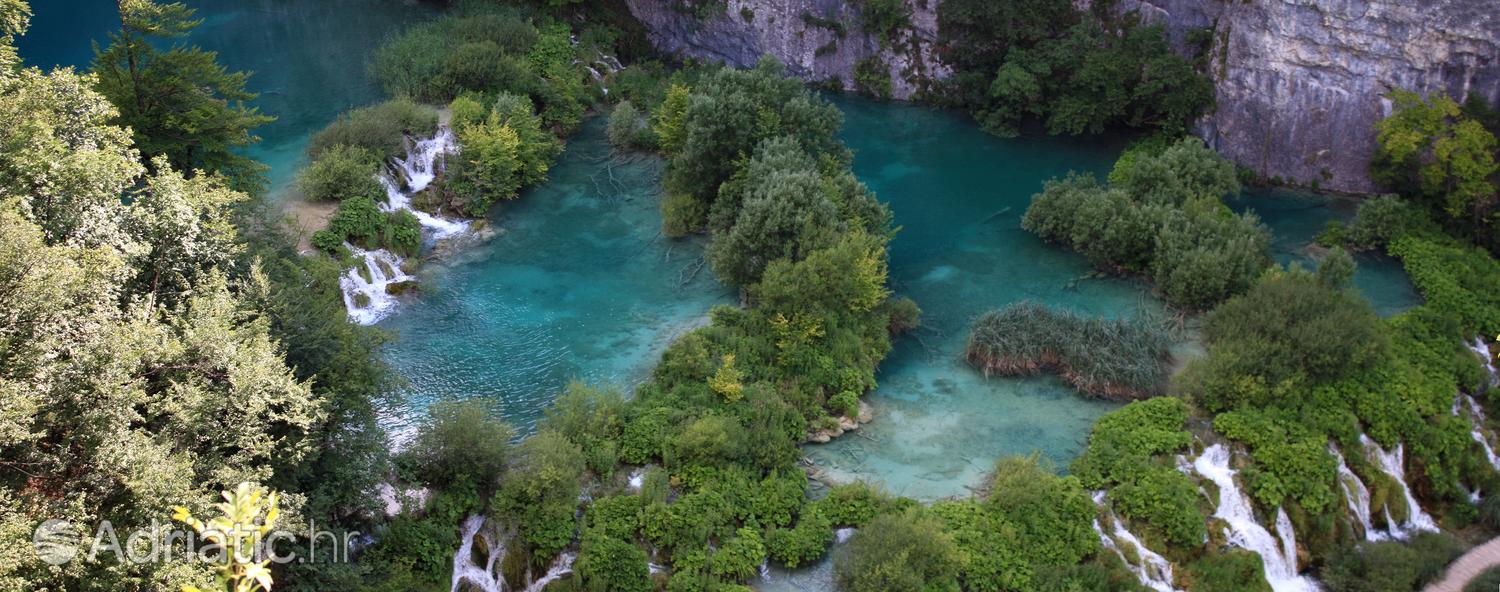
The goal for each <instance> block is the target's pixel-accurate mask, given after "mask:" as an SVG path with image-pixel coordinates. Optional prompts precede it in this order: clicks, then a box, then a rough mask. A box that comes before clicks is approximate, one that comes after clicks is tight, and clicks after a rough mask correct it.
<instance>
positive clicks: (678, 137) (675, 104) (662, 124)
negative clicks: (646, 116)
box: [651, 84, 691, 157]
mask: <svg viewBox="0 0 1500 592" xmlns="http://www.w3.org/2000/svg"><path fill="white" fill-rule="evenodd" d="M690 92H691V90H689V89H688V87H686V86H683V85H681V84H673V85H672V86H670V87H668V88H667V94H666V98H665V99H663V100H662V103H661V106H659V107H657V108H656V112H655V113H652V115H651V131H653V132H655V133H656V138H657V141H658V142H660V144H661V151H662V153H663V154H665V155H667V156H668V157H670V156H672V155H674V154H676V153H677V151H679V150H681V149H682V142H683V139H684V137H685V136H686V135H687V130H686V127H685V125H686V120H687V110H688V97H689V93H690Z"/></svg>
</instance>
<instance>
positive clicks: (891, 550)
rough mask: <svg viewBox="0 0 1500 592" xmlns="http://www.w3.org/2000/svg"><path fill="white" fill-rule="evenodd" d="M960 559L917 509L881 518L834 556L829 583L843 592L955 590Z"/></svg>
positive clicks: (937, 527) (939, 530)
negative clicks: (832, 582) (832, 583)
mask: <svg viewBox="0 0 1500 592" xmlns="http://www.w3.org/2000/svg"><path fill="white" fill-rule="evenodd" d="M959 562H960V555H959V551H958V547H957V545H956V544H955V543H954V542H953V536H952V535H951V534H949V533H947V532H944V529H943V526H942V523H940V522H938V521H936V520H933V519H932V518H928V517H925V516H923V515H922V514H921V513H920V512H918V511H915V510H913V511H909V512H904V513H900V514H882V515H880V516H877V517H876V518H875V519H874V520H873V521H871V522H870V524H869V526H867V527H865V528H861V529H860V530H859V532H856V533H855V534H854V537H853V538H851V539H850V540H849V543H848V547H847V549H845V550H844V551H843V552H841V553H839V554H838V556H837V557H835V558H834V564H833V579H834V583H835V585H837V586H838V588H839V590H845V591H848V592H918V591H922V590H948V589H956V588H957V587H958V568H959Z"/></svg>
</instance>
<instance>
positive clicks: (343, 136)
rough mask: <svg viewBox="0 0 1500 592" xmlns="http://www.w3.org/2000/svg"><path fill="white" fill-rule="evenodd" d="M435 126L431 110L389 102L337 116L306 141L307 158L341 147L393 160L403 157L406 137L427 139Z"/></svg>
mask: <svg viewBox="0 0 1500 592" xmlns="http://www.w3.org/2000/svg"><path fill="white" fill-rule="evenodd" d="M437 126H438V116H437V111H436V110H435V109H433V108H432V107H428V106H426V105H418V104H416V103H414V102H412V101H411V100H409V99H392V100H389V101H385V102H383V103H377V104H374V105H370V106H368V107H360V108H358V109H354V110H352V111H349V112H348V113H344V114H343V115H340V116H339V118H338V119H337V120H336V121H334V122H333V123H330V124H328V126H327V127H325V128H323V129H322V130H319V131H318V133H316V134H313V137H312V139H310V140H308V142H307V155H308V156H309V157H311V158H312V159H313V160H314V161H315V162H316V161H318V160H321V157H322V156H323V153H324V152H327V151H329V150H333V149H335V148H337V147H340V146H343V147H346V149H357V150H363V151H366V152H369V153H372V154H374V155H375V156H376V158H378V159H391V158H397V157H400V156H403V155H404V154H405V151H406V139H407V137H409V136H410V137H425V136H430V135H432V133H433V132H435V131H437Z"/></svg>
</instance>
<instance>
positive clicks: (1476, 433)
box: [1453, 393, 1500, 470]
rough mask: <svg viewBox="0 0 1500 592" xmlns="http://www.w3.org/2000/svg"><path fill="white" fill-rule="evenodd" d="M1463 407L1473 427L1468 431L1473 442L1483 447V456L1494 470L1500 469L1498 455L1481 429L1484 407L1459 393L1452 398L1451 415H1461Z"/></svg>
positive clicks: (1472, 398) (1482, 426)
mask: <svg viewBox="0 0 1500 592" xmlns="http://www.w3.org/2000/svg"><path fill="white" fill-rule="evenodd" d="M1465 409H1467V410H1468V413H1469V421H1470V422H1472V423H1473V424H1474V429H1473V430H1472V431H1470V432H1469V436H1470V437H1472V438H1474V441H1475V442H1478V443H1479V447H1480V448H1483V449H1484V456H1485V458H1487V459H1489V461H1490V466H1492V467H1495V469H1496V470H1500V456H1497V455H1496V454H1495V447H1494V446H1492V445H1490V439H1489V438H1486V437H1485V436H1484V432H1483V431H1482V429H1483V428H1484V408H1482V407H1480V406H1479V401H1475V400H1474V397H1471V396H1469V395H1467V394H1464V393H1459V394H1458V396H1456V397H1454V399H1453V415H1455V416H1460V417H1461V416H1463V413H1464V410H1465Z"/></svg>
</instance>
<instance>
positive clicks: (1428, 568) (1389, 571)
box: [1321, 533, 1463, 592]
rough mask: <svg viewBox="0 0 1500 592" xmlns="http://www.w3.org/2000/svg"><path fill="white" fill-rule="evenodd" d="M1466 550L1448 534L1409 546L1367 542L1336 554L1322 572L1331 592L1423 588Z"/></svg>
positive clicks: (1418, 539)
mask: <svg viewBox="0 0 1500 592" xmlns="http://www.w3.org/2000/svg"><path fill="white" fill-rule="evenodd" d="M1462 551H1463V548H1462V547H1461V546H1460V545H1459V543H1458V541H1456V540H1454V539H1453V538H1452V537H1451V536H1449V535H1446V534H1434V533H1422V534H1418V535H1416V536H1414V537H1412V539H1411V541H1410V542H1408V543H1401V542H1395V541H1383V542H1374V543H1363V544H1360V545H1359V546H1357V547H1351V548H1346V549H1343V550H1340V551H1338V552H1336V553H1335V554H1334V555H1333V556H1332V557H1330V558H1329V559H1328V561H1327V565H1326V566H1324V568H1323V571H1322V573H1321V575H1322V577H1323V582H1324V584H1325V585H1327V586H1328V589H1329V591H1330V592H1356V591H1358V592H1396V591H1398V590H1400V591H1402V592H1405V591H1406V590H1417V589H1420V588H1421V587H1422V586H1423V585H1425V584H1426V583H1427V582H1430V581H1432V580H1433V579H1435V578H1436V577H1437V576H1439V575H1441V574H1442V573H1443V569H1444V568H1445V567H1447V565H1448V562H1450V561H1453V559H1454V558H1456V557H1458V555H1459V554H1460V553H1461V552H1462Z"/></svg>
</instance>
